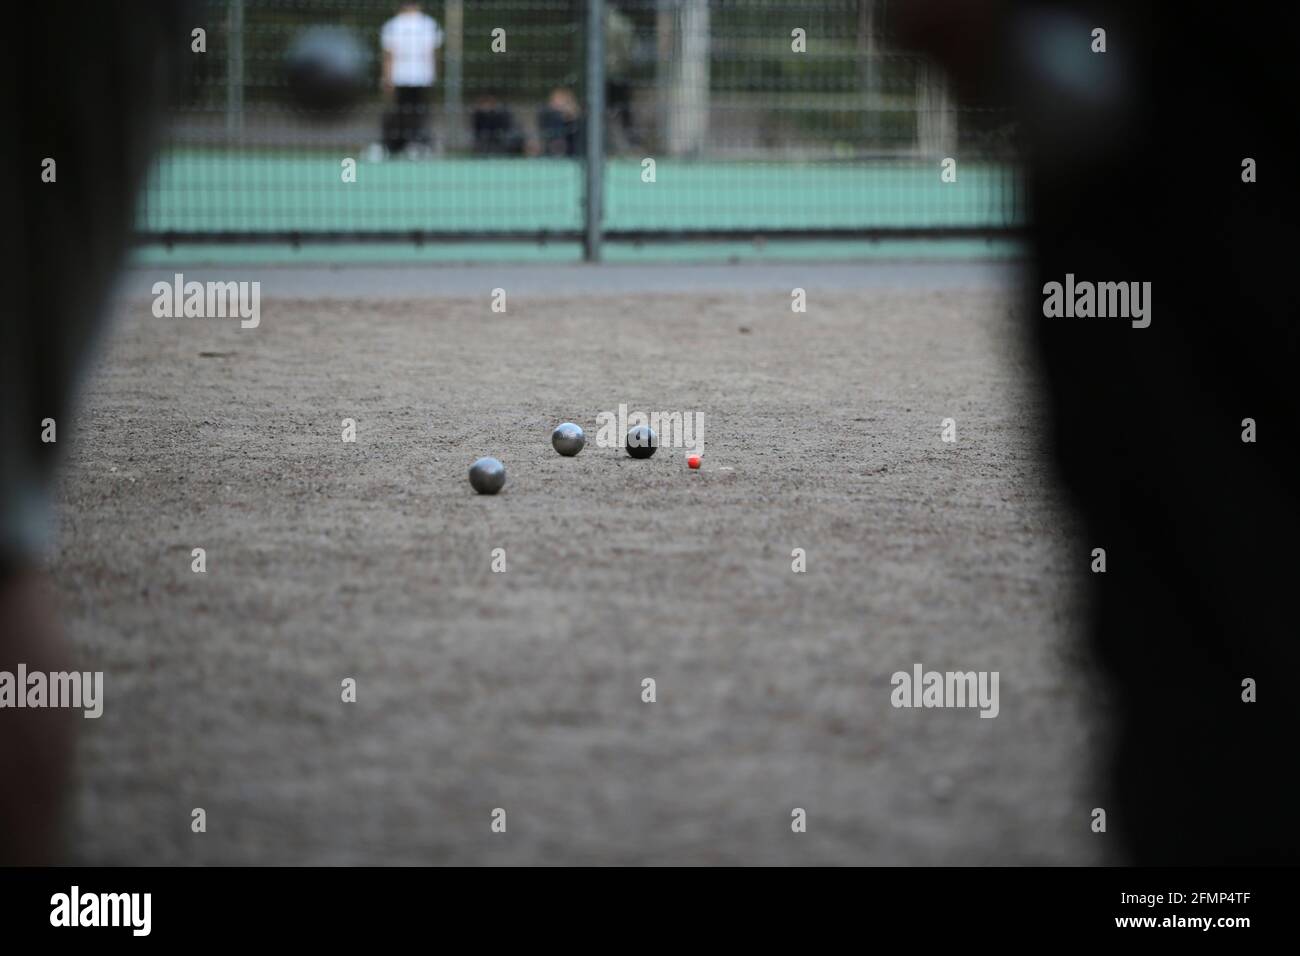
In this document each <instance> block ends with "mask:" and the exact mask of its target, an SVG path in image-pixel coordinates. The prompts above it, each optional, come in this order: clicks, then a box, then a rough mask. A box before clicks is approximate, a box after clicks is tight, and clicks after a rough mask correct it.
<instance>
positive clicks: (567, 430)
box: [551, 422, 587, 458]
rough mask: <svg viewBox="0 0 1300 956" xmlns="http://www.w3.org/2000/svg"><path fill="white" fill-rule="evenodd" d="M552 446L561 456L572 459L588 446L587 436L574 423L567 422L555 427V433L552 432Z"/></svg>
mask: <svg viewBox="0 0 1300 956" xmlns="http://www.w3.org/2000/svg"><path fill="white" fill-rule="evenodd" d="M551 444H552V445H553V446H554V447H555V450H556V451H558V452H559V453H560V454H561V455H563V456H564V457H566V458H572V457H573V456H574V455H576V454H577V453H578V452H580V451H582V447H583V446H584V445H585V444H587V436H586V435H584V434H583V433H582V429H581V428H579V427H578V426H577V425H575V424H573V422H565V423H564V424H563V425H557V426H555V431H553V432H551Z"/></svg>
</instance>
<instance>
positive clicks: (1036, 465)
mask: <svg viewBox="0 0 1300 956" xmlns="http://www.w3.org/2000/svg"><path fill="white" fill-rule="evenodd" d="M579 268H580V267H579ZM929 269H930V270H931V272H932V281H931V282H929V283H926V282H924V281H923V278H924V277H923V276H920V275H919V274H918V275H917V276H912V275H910V274H909V275H908V276H906V277H905V278H904V280H900V281H894V282H891V281H886V280H885V279H884V278H880V279H879V281H877V280H876V279H874V278H872V276H871V275H870V274H869V275H868V276H867V278H865V279H864V280H863V281H862V283H861V288H856V289H855V288H853V287H852V283H851V282H850V281H849V280H848V279H842V280H837V281H836V282H830V283H828V287H827V288H825V289H822V288H820V287H818V286H817V285H816V284H815V283H814V282H812V281H806V282H805V283H802V284H803V285H804V286H805V287H806V288H807V290H808V296H809V308H808V312H807V314H804V315H798V314H792V313H791V310H790V294H789V288H790V286H784V287H783V286H782V284H783V283H784V282H786V281H788V279H789V276H787V275H786V274H785V273H784V272H779V273H777V274H776V275H768V276H767V277H766V278H762V277H760V273H762V272H764V271H767V270H764V269H753V270H750V271H749V276H750V278H751V280H752V281H750V282H748V283H740V284H737V283H736V282H735V281H733V279H732V277H730V276H728V277H727V280H726V281H718V282H716V283H714V284H712V285H711V284H710V283H709V282H707V281H706V282H700V281H697V279H698V275H697V276H696V277H695V278H689V277H686V278H684V277H683V275H684V273H687V272H689V271H690V270H687V269H676V268H663V269H660V270H658V274H657V276H656V277H655V281H657V283H658V291H655V290H653V289H644V288H642V287H641V286H639V285H636V284H635V283H634V284H632V285H630V286H623V287H619V286H615V287H614V288H611V287H610V281H609V280H607V278H605V277H602V278H600V279H599V280H597V281H595V283H594V285H589V286H577V285H575V284H574V282H572V281H570V280H569V279H563V278H560V277H558V276H556V277H552V279H551V280H550V285H547V280H546V279H545V278H544V277H539V276H538V275H537V274H530V275H528V276H526V277H525V280H526V281H522V282H521V283H519V285H518V288H519V289H521V290H522V291H520V292H519V293H518V294H514V293H513V292H512V289H513V288H515V287H516V286H515V283H514V282H513V279H512V277H511V275H510V270H508V269H500V270H489V269H483V270H481V272H482V275H481V276H479V275H472V276H470V277H468V278H466V277H464V276H462V277H461V278H460V279H458V280H456V281H455V282H452V281H450V280H449V281H448V282H446V283H440V284H438V285H439V287H440V288H443V289H445V292H444V294H442V295H434V294H433V293H430V294H428V295H426V296H423V297H411V298H406V297H393V296H389V295H385V294H383V293H382V292H377V291H376V290H375V289H374V288H371V287H370V285H371V283H372V280H370V279H365V280H360V279H359V280H358V281H357V282H356V283H355V284H354V287H355V289H356V291H355V293H354V294H353V295H352V296H350V297H343V296H341V295H340V290H339V288H338V284H339V283H338V280H337V277H335V278H329V276H332V275H334V274H335V272H336V270H322V272H321V278H320V283H319V291H320V295H321V296H323V297H320V296H311V295H309V294H307V292H308V291H309V290H308V289H306V288H303V289H299V288H297V287H292V291H295V292H297V293H298V294H296V295H294V296H286V295H277V294H273V293H272V291H271V290H270V287H269V282H268V284H267V285H266V286H264V293H263V294H264V298H263V301H262V306H261V312H262V321H261V326H260V327H259V328H257V329H248V330H244V329H240V328H239V325H238V322H237V321H236V320H230V319H158V318H155V317H153V315H152V314H151V312H150V308H149V305H150V303H149V299H148V298H147V297H146V296H147V286H145V287H143V288H142V287H140V286H139V285H138V282H139V281H140V280H141V279H142V278H143V279H148V278H150V277H149V276H147V275H146V274H144V273H143V272H139V271H137V272H133V273H129V274H128V276H127V279H126V281H125V282H124V285H123V296H124V298H123V299H122V301H121V302H120V303H119V306H118V308H117V315H116V324H115V327H114V330H113V333H112V334H111V335H110V337H109V340H108V347H107V349H106V351H105V353H104V354H103V355H102V356H101V357H100V360H99V361H98V363H97V365H96V368H95V371H94V374H93V375H92V377H91V379H90V380H89V382H88V383H87V387H86V390H85V395H84V406H83V409H82V413H81V415H80V416H79V420H78V421H77V422H76V423H74V429H72V438H71V441H70V448H69V458H68V460H67V462H66V466H65V469H64V475H63V480H62V482H61V485H60V489H59V509H58V511H59V516H60V519H61V525H62V530H61V535H60V538H59V548H58V551H57V553H56V555H55V557H54V559H53V562H52V572H53V574H54V577H55V581H56V583H57V585H58V588H59V590H60V592H61V597H62V598H63V604H64V609H65V620H66V624H67V628H68V630H69V632H70V635H71V637H72V639H73V641H74V644H75V646H76V648H77V649H78V651H79V652H81V654H82V656H83V657H84V659H85V661H86V663H85V665H83V666H85V667H88V668H91V669H102V670H104V671H105V687H106V690H105V696H106V702H105V711H104V716H103V717H102V718H101V719H99V720H97V721H83V722H82V724H83V727H82V730H83V736H82V740H81V745H80V763H79V781H78V788H77V792H78V797H77V800H76V806H75V808H74V809H75V814H74V832H73V847H74V851H75V857H76V859H77V860H78V861H80V862H90V863H423V862H435V863H437V862H458V863H571V862H590V863H690V864H697V863H835V864H856V863H864V864H872V863H880V864H904V863H933V864H939V863H957V864H981V863H1093V862H1104V861H1106V860H1107V859H1108V857H1107V851H1106V844H1105V837H1104V836H1098V835H1094V834H1092V833H1090V831H1089V822H1090V817H1089V812H1090V810H1091V808H1092V807H1095V806H1102V805H1104V793H1103V791H1102V788H1101V777H1100V775H1099V773H1098V769H1099V767H1098V764H1097V756H1098V752H1099V747H1100V746H1101V744H1102V743H1104V728H1103V721H1102V719H1101V715H1102V713H1104V698H1103V696H1102V689H1101V688H1100V687H1099V686H1098V683H1097V681H1096V680H1095V678H1094V676H1093V675H1092V674H1091V672H1090V670H1089V669H1088V666H1087V656H1086V654H1085V652H1084V650H1083V649H1082V647H1081V645H1080V637H1079V633H1078V630H1079V624H1080V617H1081V609H1080V605H1079V601H1078V597H1077V595H1076V593H1075V588H1076V587H1077V586H1078V584H1079V583H1080V582H1081V581H1082V580H1083V577H1082V576H1083V575H1084V574H1086V573H1087V565H1088V552H1089V550H1090V546H1089V545H1087V544H1086V542H1082V541H1080V540H1079V538H1078V534H1077V529H1076V527H1075V524H1074V521H1073V519H1072V517H1071V516H1070V515H1069V513H1068V512H1067V511H1066V510H1065V509H1064V502H1063V498H1062V495H1061V493H1060V491H1059V490H1058V489H1057V488H1055V487H1054V486H1053V484H1052V483H1051V481H1050V474H1049V471H1048V468H1047V466H1046V465H1045V463H1044V461H1043V456H1042V447H1041V446H1042V442H1043V434H1042V426H1041V421H1040V418H1041V411H1042V410H1041V407H1040V405H1039V400H1038V397H1037V393H1036V392H1035V390H1034V388H1033V373H1032V367H1031V366H1030V365H1029V363H1028V362H1027V360H1026V357H1025V355H1024V352H1023V346H1022V343H1021V337H1020V325H1019V323H1020V322H1021V321H1023V320H1022V319H1019V318H1017V316H1016V311H1017V307H1018V300H1017V298H1016V294H1015V289H1014V284H1013V283H1011V282H1009V281H1007V275H1008V274H1009V273H1005V272H1004V273H1002V274H1000V275H999V274H998V273H997V270H994V272H992V273H989V274H988V276H986V277H984V278H980V277H975V278H971V279H970V281H968V282H967V283H965V284H964V286H963V284H962V283H960V282H954V281H953V280H952V279H951V277H946V276H944V275H943V267H942V266H930V267H929ZM385 271H386V270H370V272H371V273H383V272H385ZM469 271H470V272H473V270H469ZM588 271H594V272H599V270H588ZM345 273H346V270H345ZM168 274H170V272H168ZM741 274H742V275H743V274H744V271H743V270H742V271H741ZM881 275H884V273H881ZM638 276H639V278H638V279H637V282H640V283H645V282H647V281H648V280H647V279H646V278H645V273H643V272H642V273H638ZM187 278H199V279H203V278H222V279H223V280H229V279H236V280H237V279H244V278H250V276H248V275H245V274H242V273H241V274H239V275H235V274H226V275H224V276H222V275H217V276H201V275H193V276H191V275H188V274H187ZM814 278H816V276H814ZM480 279H482V280H484V281H483V282H480V281H479V280H480ZM376 281H377V280H376ZM420 281H423V280H422V279H421V278H420V277H412V276H405V275H402V276H401V278H398V279H393V280H391V282H390V283H389V284H390V286H394V287H396V288H398V289H405V288H406V287H407V286H408V285H409V284H413V283H416V282H420ZM629 281H630V280H629ZM295 282H298V283H299V285H300V286H307V285H309V281H308V278H302V279H295ZM480 285H483V286H484V289H485V291H484V292H483V294H481V295H477V294H471V290H472V289H473V288H477V287H478V286H480ZM927 285H928V286H930V287H929V288H926V286H927ZM498 286H499V287H504V288H505V289H506V290H507V295H508V296H509V298H508V312H507V313H506V314H504V315H501V314H493V313H492V312H491V311H490V309H489V293H488V291H487V290H490V288H492V287H498ZM619 288H622V291H619ZM683 289H686V290H688V291H682V290H683ZM620 403H626V404H627V405H628V407H629V408H630V409H633V410H636V409H640V410H643V411H647V412H648V411H681V412H683V413H686V412H694V411H701V412H703V413H704V415H705V434H704V441H705V447H704V465H703V468H702V469H701V471H699V472H692V471H690V470H688V469H687V467H686V465H685V462H684V456H683V452H682V451H681V450H680V449H674V448H662V449H660V451H659V453H658V454H656V455H655V456H654V457H653V458H651V459H649V460H646V461H634V460H631V459H629V458H628V457H627V456H626V454H625V453H623V452H621V451H620V450H618V449H615V448H601V447H596V443H595V437H596V415H597V413H598V412H600V411H604V410H609V411H615V410H617V408H618V406H619V404H620ZM349 417H350V418H353V419H355V420H356V422H357V435H358V437H357V442H356V443H355V444H345V443H343V442H341V441H340V430H341V429H340V421H341V419H343V418H349ZM945 417H953V418H955V419H956V422H957V431H958V440H957V442H956V443H955V444H945V443H943V442H942V441H941V440H940V421H941V420H942V419H943V418H945ZM566 420H572V421H576V422H578V423H579V424H580V425H582V426H583V427H584V428H585V429H587V433H588V446H587V448H586V449H585V450H584V451H583V452H582V453H581V454H580V455H579V456H577V457H576V458H572V459H566V458H561V457H560V456H558V455H556V454H555V453H554V451H552V449H551V447H550V442H549V434H550V430H551V428H552V427H553V426H554V425H555V424H557V423H559V422H561V421H566ZM60 437H63V431H62V429H61V430H60ZM485 454H490V455H494V456H496V457H498V458H500V459H501V460H502V461H503V462H505V464H506V467H507V470H508V473H509V480H508V484H507V486H506V489H505V491H504V492H503V493H502V494H501V495H499V496H497V497H494V498H488V497H480V496H477V495H475V494H474V493H473V492H472V491H471V489H470V487H469V484H468V482H467V480H466V470H467V468H468V466H469V464H470V462H471V461H473V460H474V459H475V458H477V457H478V456H480V455H485ZM194 547H204V548H205V549H206V551H207V573H206V574H203V575H198V574H194V573H192V572H191V570H190V561H191V558H190V550H191V549H192V548H194ZM498 547H499V548H504V549H505V552H506V560H507V567H508V570H507V571H506V573H504V574H494V573H492V572H491V570H490V561H491V552H492V549H494V548H498ZM796 547H801V548H804V549H805V550H806V552H807V562H808V571H807V573H805V574H794V573H792V572H791V550H792V549H793V548H796ZM916 663H921V664H922V665H924V667H925V668H927V669H935V670H962V671H968V670H996V671H998V672H999V673H1000V713H999V715H998V717H997V718H996V719H992V720H988V719H980V718H979V717H978V715H977V712H976V711H974V710H969V709H968V710H935V709H929V710H911V709H895V708H893V707H891V705H890V692H891V690H892V688H891V685H890V675H891V674H892V673H893V672H895V671H898V670H904V671H910V670H911V668H912V666H913V665H914V664H916ZM345 677H354V678H355V679H356V680H357V687H358V689H357V702H356V703H355V704H344V703H342V702H341V701H340V681H341V680H342V679H343V678H345ZM646 677H652V678H654V679H655V680H656V682H657V691H658V701H657V702H656V703H654V704H646V703H642V701H641V697H640V694H641V681H642V679H643V678H646ZM194 807H203V808H204V809H205V810H206V811H207V814H208V830H207V832H206V833H204V834H194V833H191V832H190V827H189V824H190V811H191V809H192V808H194ZM497 807H501V808H505V810H506V811H507V815H508V816H507V819H508V830H507V833H506V834H494V833H492V832H491V830H490V823H491V813H492V811H493V809H494V808H497ZM795 807H801V808H805V809H806V810H807V812H808V832H807V833H805V834H797V835H796V834H794V833H792V832H791V828H790V820H791V810H792V808H795Z"/></svg>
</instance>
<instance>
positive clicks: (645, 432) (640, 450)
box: [627, 425, 659, 458]
mask: <svg viewBox="0 0 1300 956" xmlns="http://www.w3.org/2000/svg"><path fill="white" fill-rule="evenodd" d="M658 448H659V436H658V435H656V434H655V432H654V429H653V428H651V427H650V426H649V425H637V426H636V427H635V428H629V429H628V430H627V453H628V454H629V455H631V456H632V457H633V458H649V457H650V456H651V455H653V454H654V453H655V452H656V451H657V450H658Z"/></svg>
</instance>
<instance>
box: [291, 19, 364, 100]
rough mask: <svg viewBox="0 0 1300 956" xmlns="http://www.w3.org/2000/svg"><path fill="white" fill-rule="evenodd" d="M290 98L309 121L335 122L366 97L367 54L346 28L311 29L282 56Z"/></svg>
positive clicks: (294, 41) (352, 33)
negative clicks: (331, 120) (306, 115)
mask: <svg viewBox="0 0 1300 956" xmlns="http://www.w3.org/2000/svg"><path fill="white" fill-rule="evenodd" d="M284 67H285V73H286V80H287V84H288V89H289V94H290V96H291V97H292V98H293V101H294V103H295V105H297V106H298V107H300V108H302V109H304V110H306V111H308V114H309V118H311V119H337V118H339V117H341V116H342V114H344V113H345V112H347V111H348V110H350V109H351V108H352V107H353V106H355V105H356V104H357V102H358V101H359V100H360V99H361V98H362V96H364V95H365V92H366V87H367V82H368V79H369V70H370V51H369V49H368V48H367V47H366V46H365V45H364V44H363V43H362V42H361V41H360V40H359V39H358V38H357V35H356V33H354V32H353V31H352V30H350V29H348V28H347V27H340V26H311V27H307V28H305V29H304V30H302V31H301V32H299V33H298V34H297V35H296V36H295V37H294V38H293V41H292V42H291V43H290V44H289V47H288V49H287V50H286V51H285V54H284Z"/></svg>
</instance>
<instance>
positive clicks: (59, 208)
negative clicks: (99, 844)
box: [0, 0, 211, 862]
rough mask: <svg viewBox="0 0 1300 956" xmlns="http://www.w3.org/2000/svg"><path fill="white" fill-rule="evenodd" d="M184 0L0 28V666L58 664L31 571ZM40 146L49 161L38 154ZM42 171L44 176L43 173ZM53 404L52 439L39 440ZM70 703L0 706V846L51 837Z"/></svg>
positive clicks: (29, 856) (186, 49) (12, 13)
mask: <svg viewBox="0 0 1300 956" xmlns="http://www.w3.org/2000/svg"><path fill="white" fill-rule="evenodd" d="M188 9H189V7H188V5H186V4H181V3H171V2H152V3H149V4H135V3H125V2H113V0H97V2H95V3H80V2H71V0H43V2H42V3H39V4H19V5H17V6H15V7H13V8H12V9H10V10H8V11H6V13H5V18H6V22H5V27H4V29H3V31H0V71H3V81H2V82H0V115H3V116H4V117H5V119H4V122H5V123H6V124H7V125H8V127H9V133H10V136H9V138H7V139H6V143H5V148H4V149H2V150H0V197H2V199H0V225H2V227H3V228H0V292H2V294H3V296H4V307H3V308H0V429H2V432H0V448H3V451H2V452H0V669H5V670H10V671H12V670H13V667H14V665H16V664H17V663H18V662H20V661H21V662H24V663H26V664H27V665H28V667H29V668H31V669H34V670H35V669H40V668H42V667H43V666H44V667H53V666H59V665H63V666H66V665H67V661H66V659H65V654H64V652H63V648H62V645H61V643H60V641H59V638H58V628H57V625H56V623H55V615H54V612H53V608H52V607H51V605H50V603H49V598H48V596H47V595H46V594H45V593H44V591H43V588H42V587H41V586H40V584H39V580H38V578H37V577H36V576H35V575H34V573H33V572H34V571H35V570H36V569H37V568H38V567H39V566H40V563H41V560H42V552H43V550H44V548H45V546H46V545H47V543H48V542H47V541H46V527H47V520H46V509H47V502H48V498H49V493H50V484H51V481H52V476H53V466H54V459H55V455H56V454H57V452H58V451H59V450H61V449H64V448H66V447H67V444H68V441H69V440H70V439H71V438H72V437H73V435H74V432H75V428H74V427H73V425H74V422H73V420H72V418H71V415H70V410H71V408H72V402H73V399H74V392H75V386H76V383H77V381H78V378H79V376H80V372H81V370H82V366H83V364H84V363H85V362H86V360H87V358H88V357H89V355H90V353H91V350H92V346H93V344H94V342H95V340H96V337H97V331H98V326H99V324H100V321H101V319H102V317H103V315H104V313H105V310H106V305H107V301H106V300H107V298H108V293H109V290H110V287H111V284H112V281H113V277H114V275H115V273H116V271H117V269H118V267H119V266H120V265H121V263H122V260H123V258H124V256H125V252H126V248H127V244H128V241H129V237H130V232H131V229H132V227H133V225H134V221H135V214H136V198H137V193H138V189H139V187H140V184H141V181H142V180H143V178H144V175H145V172H146V169H147V166H148V161H149V157H150V154H151V151H152V148H153V145H154V139H155V134H156V132H157V124H158V121H159V118H160V115H161V114H160V108H161V106H162V105H163V100H164V98H165V97H167V96H168V95H169V94H171V93H173V92H174V91H176V90H177V89H178V87H179V85H180V79H181V69H182V68H183V65H184V63H185V61H186V60H187V59H188V58H189V57H190V56H193V55H199V54H192V53H191V30H193V29H194V28H196V27H205V26H208V27H210V26H211V25H207V24H203V23H199V22H196V21H194V20H193V18H192V17H191V16H189V15H187V10H188ZM47 160H51V161H53V163H54V165H53V166H52V167H51V166H49V164H48V163H47V162H46V161H47ZM51 171H52V175H53V181H45V179H44V178H43V173H44V174H45V176H46V177H49V176H50V174H51ZM46 418H52V419H54V420H55V422H56V425H57V442H55V443H50V444H46V443H43V442H42V441H41V432H42V427H41V422H42V421H43V420H44V419H46ZM70 719H75V718H70V717H69V714H68V712H59V711H52V710H21V711H19V710H4V711H0V862H41V861H44V860H48V859H49V857H50V855H51V854H52V853H53V852H54V851H53V841H54V833H55V826H56V821H57V813H58V808H59V806H60V804H61V800H62V796H63V793H62V784H63V781H64V779H65V771H66V760H67V759H68V756H69V754H70V742H71V725H70V724H69V720H70Z"/></svg>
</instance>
